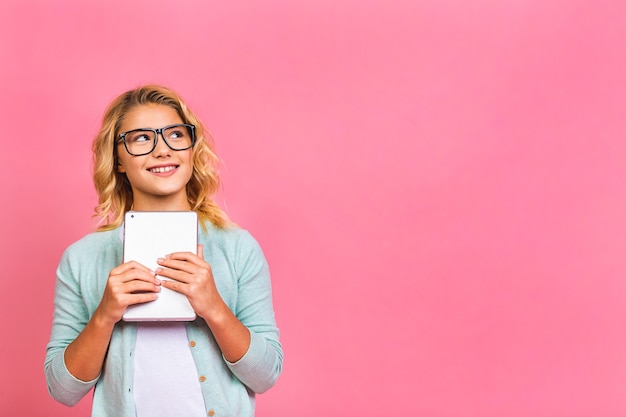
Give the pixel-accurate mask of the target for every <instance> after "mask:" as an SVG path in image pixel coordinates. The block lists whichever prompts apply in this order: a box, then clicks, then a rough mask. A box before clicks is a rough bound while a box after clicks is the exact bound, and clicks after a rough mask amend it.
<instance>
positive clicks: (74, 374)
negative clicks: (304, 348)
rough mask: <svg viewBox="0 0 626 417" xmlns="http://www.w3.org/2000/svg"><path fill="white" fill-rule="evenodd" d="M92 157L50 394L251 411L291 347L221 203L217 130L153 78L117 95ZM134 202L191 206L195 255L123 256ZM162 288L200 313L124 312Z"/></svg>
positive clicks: (143, 411) (217, 411) (264, 269)
mask: <svg viewBox="0 0 626 417" xmlns="http://www.w3.org/2000/svg"><path fill="white" fill-rule="evenodd" d="M93 154H94V183H95V187H96V190H97V192H98V196H99V205H98V206H97V207H96V213H97V215H98V216H100V217H101V219H102V223H101V226H100V227H99V229H98V231H97V232H95V233H91V234H89V235H87V236H85V237H84V238H82V239H81V240H79V241H78V242H76V243H74V244H72V245H71V246H69V247H68V248H67V250H66V251H65V253H64V254H63V256H62V258H61V261H60V264H59V267H58V269H57V282H56V290H55V300H54V317H53V323H52V332H51V336H50V342H49V343H48V346H47V354H46V360H45V366H44V369H45V375H46V381H47V384H48V390H49V392H50V394H51V395H52V397H53V398H55V399H56V400H58V401H60V402H61V403H63V404H66V405H70V406H72V405H74V404H76V403H77V402H78V401H79V400H80V399H81V398H82V397H83V396H84V395H85V394H87V392H89V391H90V390H91V389H92V388H93V387H94V386H95V391H94V397H93V408H92V415H93V416H111V417H113V416H114V417H125V416H129V417H130V416H133V417H134V416H136V417H146V416H149V417H155V416H186V417H194V416H198V417H200V416H207V415H208V416H238V417H241V416H252V415H254V402H255V401H254V399H255V393H261V392H264V391H265V390H267V389H269V388H270V387H272V386H273V385H274V383H275V382H276V380H277V378H278V376H279V375H280V372H281V368H282V360H283V352H282V347H281V345H280V342H279V338H278V335H279V332H278V328H277V327H276V322H275V318H274V310H273V307H272V294H271V285H270V277H269V270H268V266H267V263H266V261H265V258H264V256H263V253H262V251H261V248H260V247H259V245H258V244H257V242H256V241H255V240H254V238H253V237H252V236H251V235H250V234H249V233H248V232H246V231H245V230H243V229H241V228H239V227H237V226H235V225H233V224H232V223H230V222H229V220H228V219H227V217H226V215H225V214H224V213H223V211H222V210H220V208H219V207H218V206H217V205H216V204H215V203H214V202H213V201H212V199H211V195H212V194H213V193H214V192H215V191H216V190H217V188H218V185H219V177H218V172H217V167H218V163H219V160H218V159H217V156H216V155H215V153H214V151H213V149H212V143H211V141H210V137H209V134H208V132H207V131H206V130H205V129H204V127H203V126H202V124H201V123H200V121H199V120H198V119H197V118H196V117H195V115H194V114H193V113H192V112H191V111H190V110H189V109H188V108H187V106H186V105H185V104H184V103H183V101H182V100H181V99H180V97H179V96H178V95H177V94H175V93H174V92H173V91H171V90H169V89H167V88H164V87H160V86H151V85H149V86H143V87H140V88H138V89H135V90H131V91H128V92H126V93H124V94H122V95H121V96H119V97H118V98H117V99H115V100H114V101H113V103H111V105H110V106H109V108H108V109H107V111H106V113H105V116H104V120H103V123H102V128H101V130H100V132H99V134H98V135H97V137H96V138H95V140H94V143H93ZM131 209H132V210H135V211H185V210H194V211H195V212H197V214H198V219H199V222H200V223H201V227H199V236H198V241H199V243H200V244H199V245H198V253H197V254H196V253H189V252H180V253H173V254H170V255H169V256H167V257H166V258H164V259H160V260H159V265H160V267H159V268H158V269H157V270H156V271H151V270H150V269H148V268H146V267H145V266H143V265H140V264H138V263H136V262H132V261H131V262H127V263H121V261H122V236H123V227H124V226H123V218H124V214H125V213H126V212H127V211H128V210H131ZM157 274H158V275H161V276H164V277H168V278H171V279H172V280H159V279H158V278H157V277H156V275H157ZM162 287H165V288H169V289H171V290H174V291H177V292H179V293H182V294H184V295H185V296H186V297H187V299H188V300H189V302H190V304H191V306H192V307H193V309H194V311H195V312H196V315H197V319H196V320H195V321H193V322H187V323H181V322H170V323H163V322H160V323H144V324H138V323H130V322H124V321H122V320H121V318H122V314H123V313H124V311H125V310H126V308H127V307H128V306H130V305H133V304H138V303H144V302H148V301H151V300H154V299H156V298H157V297H158V294H159V291H160V289H161V288H162Z"/></svg>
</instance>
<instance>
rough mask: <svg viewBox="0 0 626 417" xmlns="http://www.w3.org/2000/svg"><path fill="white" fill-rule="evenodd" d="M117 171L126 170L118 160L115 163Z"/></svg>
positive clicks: (122, 171)
mask: <svg viewBox="0 0 626 417" xmlns="http://www.w3.org/2000/svg"><path fill="white" fill-rule="evenodd" d="M117 172H121V173H124V172H126V168H124V167H123V166H122V164H120V163H119V161H118V163H117Z"/></svg>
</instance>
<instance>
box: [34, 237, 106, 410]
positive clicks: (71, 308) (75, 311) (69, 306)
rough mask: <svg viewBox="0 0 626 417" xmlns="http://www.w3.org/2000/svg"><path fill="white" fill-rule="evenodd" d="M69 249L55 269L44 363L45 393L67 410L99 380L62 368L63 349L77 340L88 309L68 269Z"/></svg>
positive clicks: (83, 325)
mask: <svg viewBox="0 0 626 417" xmlns="http://www.w3.org/2000/svg"><path fill="white" fill-rule="evenodd" d="M71 249H72V248H71V247H70V248H68V249H67V250H66V251H65V253H64V254H63V256H62V258H61V261H60V263H59V267H58V268H57V280H56V285H55V295H54V315H53V319H52V331H51V335H50V341H49V342H48V346H47V349H46V359H45V362H44V373H45V376H46V383H47V385H48V392H49V393H50V395H51V396H52V398H54V399H55V400H57V401H59V402H60V403H62V404H65V405H68V406H74V405H76V404H77V403H78V401H80V399H81V398H83V397H84V396H85V394H87V393H88V392H89V390H91V388H92V387H93V386H94V385H95V384H96V382H97V380H98V378H96V379H94V380H92V381H81V380H79V379H77V378H75V377H74V376H73V375H72V374H71V373H70V372H69V371H68V369H67V367H66V366H65V349H66V348H67V346H68V345H69V344H70V343H72V341H74V339H76V337H78V335H79V334H80V332H81V331H82V330H83V329H84V328H85V326H86V325H87V321H88V320H89V313H88V309H87V306H86V305H85V303H84V301H83V298H82V296H81V289H80V285H79V282H78V280H77V279H76V276H77V273H78V271H76V270H73V268H72V266H71V257H72V255H71ZM74 269H76V268H74Z"/></svg>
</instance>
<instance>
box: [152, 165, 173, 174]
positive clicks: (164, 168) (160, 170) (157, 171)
mask: <svg viewBox="0 0 626 417" xmlns="http://www.w3.org/2000/svg"><path fill="white" fill-rule="evenodd" d="M176 168H178V165H164V166H158V167H152V168H148V171H150V172H152V173H154V174H164V173H166V172H170V171H173V170H175V169H176Z"/></svg>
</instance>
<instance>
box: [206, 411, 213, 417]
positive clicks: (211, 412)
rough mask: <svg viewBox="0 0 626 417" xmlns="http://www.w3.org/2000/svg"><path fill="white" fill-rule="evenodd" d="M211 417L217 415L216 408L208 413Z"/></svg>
mask: <svg viewBox="0 0 626 417" xmlns="http://www.w3.org/2000/svg"><path fill="white" fill-rule="evenodd" d="M207 414H208V415H209V416H210V417H213V416H214V415H215V410H213V409H211V410H209V412H208V413H207Z"/></svg>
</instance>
